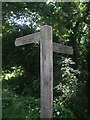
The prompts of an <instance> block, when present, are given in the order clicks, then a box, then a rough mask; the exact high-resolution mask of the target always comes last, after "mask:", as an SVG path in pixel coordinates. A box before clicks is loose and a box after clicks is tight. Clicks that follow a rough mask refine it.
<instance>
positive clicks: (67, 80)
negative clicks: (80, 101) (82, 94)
mask: <svg viewBox="0 0 90 120" xmlns="http://www.w3.org/2000/svg"><path fill="white" fill-rule="evenodd" d="M60 64H62V66H61V70H62V77H61V81H60V82H59V84H58V85H57V86H55V88H54V89H55V90H56V91H57V93H58V94H59V96H58V97H59V99H60V100H63V99H64V100H65V99H70V97H71V96H72V95H73V94H75V92H76V90H77V86H78V79H77V77H76V75H77V74H78V73H79V71H77V70H74V69H73V68H72V67H71V66H70V65H73V64H75V63H74V62H73V61H72V60H71V59H70V58H64V57H63V58H62V62H61V63H60Z"/></svg>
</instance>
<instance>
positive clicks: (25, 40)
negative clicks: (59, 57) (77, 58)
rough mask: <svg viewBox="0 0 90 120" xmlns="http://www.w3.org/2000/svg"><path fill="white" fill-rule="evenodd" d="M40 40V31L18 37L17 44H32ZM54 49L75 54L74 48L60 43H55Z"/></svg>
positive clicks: (58, 51)
mask: <svg viewBox="0 0 90 120" xmlns="http://www.w3.org/2000/svg"><path fill="white" fill-rule="evenodd" d="M39 41H40V32H37V33H34V34H30V35H26V36H24V37H20V38H17V39H16V41H15V45H16V46H21V45H26V44H31V43H33V42H39ZM53 51H54V52H57V53H63V54H70V55H72V54H73V48H72V47H70V46H67V45H63V44H59V43H55V42H54V43H53Z"/></svg>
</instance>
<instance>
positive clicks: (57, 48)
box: [53, 42, 73, 55]
mask: <svg viewBox="0 0 90 120" xmlns="http://www.w3.org/2000/svg"><path fill="white" fill-rule="evenodd" d="M53 51H54V52H57V53H63V54H69V55H72V54H73V48H72V47H70V46H67V45H63V44H60V43H55V42H53Z"/></svg>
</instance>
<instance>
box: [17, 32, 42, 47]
mask: <svg viewBox="0 0 90 120" xmlns="http://www.w3.org/2000/svg"><path fill="white" fill-rule="evenodd" d="M38 41H40V32H37V33H34V34H30V35H26V36H24V37H19V38H17V39H16V40H15V46H21V45H26V44H30V43H33V42H38Z"/></svg>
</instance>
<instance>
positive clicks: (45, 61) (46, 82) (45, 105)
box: [40, 25, 53, 118]
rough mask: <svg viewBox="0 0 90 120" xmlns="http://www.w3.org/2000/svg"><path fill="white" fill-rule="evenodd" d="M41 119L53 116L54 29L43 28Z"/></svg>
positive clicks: (41, 48) (41, 44) (41, 47)
mask: <svg viewBox="0 0 90 120" xmlns="http://www.w3.org/2000/svg"><path fill="white" fill-rule="evenodd" d="M40 35H41V39H40V68H41V70H40V71H41V72H40V73H41V118H52V114H53V44H52V27H50V26H47V25H46V26H43V27H42V28H41V32H40Z"/></svg>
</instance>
